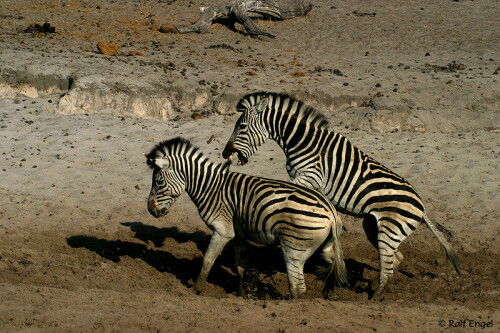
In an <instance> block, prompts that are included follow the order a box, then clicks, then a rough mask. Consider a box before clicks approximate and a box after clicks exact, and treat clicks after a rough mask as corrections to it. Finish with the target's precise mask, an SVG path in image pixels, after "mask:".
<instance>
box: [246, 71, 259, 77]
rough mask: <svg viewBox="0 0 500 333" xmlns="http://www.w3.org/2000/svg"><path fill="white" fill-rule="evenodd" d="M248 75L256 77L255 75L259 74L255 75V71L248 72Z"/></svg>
mask: <svg viewBox="0 0 500 333" xmlns="http://www.w3.org/2000/svg"><path fill="white" fill-rule="evenodd" d="M247 74H248V75H250V76H255V75H257V73H255V72H254V71H248V72H247Z"/></svg>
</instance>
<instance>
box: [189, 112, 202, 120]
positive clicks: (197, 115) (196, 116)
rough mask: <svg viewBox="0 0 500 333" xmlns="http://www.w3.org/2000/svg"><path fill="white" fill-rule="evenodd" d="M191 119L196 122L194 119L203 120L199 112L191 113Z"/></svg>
mask: <svg viewBox="0 0 500 333" xmlns="http://www.w3.org/2000/svg"><path fill="white" fill-rule="evenodd" d="M191 118H193V119H194V120H196V119H201V118H203V116H202V115H201V113H199V112H193V113H192V114H191Z"/></svg>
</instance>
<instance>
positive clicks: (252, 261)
mask: <svg viewBox="0 0 500 333" xmlns="http://www.w3.org/2000/svg"><path fill="white" fill-rule="evenodd" d="M121 224H122V225H123V226H126V227H129V228H130V230H131V231H133V232H135V236H134V237H135V238H137V239H140V240H141V241H143V242H145V243H149V242H151V243H153V244H155V246H157V247H161V246H162V245H163V243H164V242H165V239H166V238H169V237H170V238H173V239H174V240H175V241H176V242H178V243H185V242H188V241H192V242H194V243H195V244H196V245H197V247H198V249H199V250H200V251H201V252H202V253H205V251H206V249H207V248H208V244H209V243H210V235H208V234H206V233H205V232H203V231H196V232H193V233H186V232H182V231H179V229H178V228H177V227H168V228H157V227H155V226H152V225H146V224H143V223H141V222H125V223H121ZM247 252H248V253H247V254H248V267H247V270H246V272H245V277H244V285H245V289H246V290H247V291H250V292H251V293H252V295H254V296H257V297H258V298H269V297H271V298H273V299H283V298H288V296H287V292H285V293H282V292H281V293H280V292H279V291H278V290H276V288H274V287H273V285H272V284H270V283H266V282H265V281H263V280H262V278H259V276H267V277H270V276H273V275H275V274H276V273H283V274H286V266H285V263H284V260H283V254H282V252H281V250H280V249H279V247H276V246H259V245H255V244H253V243H247ZM199 265H200V266H199V267H198V266H197V267H196V268H195V270H194V271H193V272H191V273H192V274H193V279H194V278H195V277H196V276H197V274H198V273H199V271H198V270H197V269H199V268H200V267H201V259H200V264H199ZM217 265H222V266H226V267H230V268H234V265H235V264H234V256H233V254H232V250H231V243H229V244H228V245H227V246H226V248H225V249H224V251H223V252H222V254H221V255H220V257H219V259H218V260H217V261H216V263H215V265H214V267H213V268H212V270H214V269H217V267H218V266H217ZM322 265H325V262H324V260H323V259H322V258H321V256H320V255H319V254H318V253H316V254H314V255H313V256H312V257H311V258H310V259H309V260H308V261H307V262H306V265H305V267H304V272H305V273H309V274H313V275H317V267H318V266H322ZM345 265H346V269H347V272H348V278H349V281H348V284H347V285H346V286H344V288H347V289H349V290H352V291H354V292H355V293H358V294H359V293H367V294H368V296H369V297H371V296H372V295H373V293H374V288H373V283H372V280H370V279H367V278H365V277H364V276H365V275H366V274H365V273H366V271H376V272H378V269H376V268H373V267H372V266H370V265H367V264H364V263H360V262H358V261H356V260H354V259H352V258H349V259H346V260H345ZM401 272H402V273H403V274H405V272H403V271H401ZM216 274H217V273H213V272H212V271H211V272H210V275H209V282H212V283H214V281H213V279H212V281H210V280H211V279H210V276H215V275H216ZM235 275H236V273H235V272H233V276H235ZM405 275H406V274H405ZM236 281H237V278H233V279H232V281H231V283H233V285H231V286H228V287H229V288H225V290H226V291H228V290H230V291H231V292H235V286H236ZM330 282H331V281H330ZM214 284H216V283H214ZM326 288H327V289H328V290H329V293H330V292H332V291H333V290H334V289H335V286H334V285H333V284H331V283H329V284H327V285H326ZM283 289H286V288H283Z"/></svg>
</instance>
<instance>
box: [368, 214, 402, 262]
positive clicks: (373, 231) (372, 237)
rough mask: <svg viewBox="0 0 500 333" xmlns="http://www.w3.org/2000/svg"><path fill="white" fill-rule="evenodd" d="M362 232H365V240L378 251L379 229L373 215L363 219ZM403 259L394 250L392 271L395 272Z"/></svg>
mask: <svg viewBox="0 0 500 333" xmlns="http://www.w3.org/2000/svg"><path fill="white" fill-rule="evenodd" d="M363 230H364V231H365V234H366V238H367V239H368V241H370V243H371V244H372V245H373V246H374V247H375V248H376V249H377V251H378V250H379V244H378V233H379V227H378V225H377V219H376V218H375V217H374V216H373V215H367V216H366V217H365V218H364V219H363ZM403 259H404V257H403V254H402V253H401V251H399V250H398V249H396V250H395V251H394V271H396V270H397V269H398V267H399V265H400V264H401V262H402V261H403Z"/></svg>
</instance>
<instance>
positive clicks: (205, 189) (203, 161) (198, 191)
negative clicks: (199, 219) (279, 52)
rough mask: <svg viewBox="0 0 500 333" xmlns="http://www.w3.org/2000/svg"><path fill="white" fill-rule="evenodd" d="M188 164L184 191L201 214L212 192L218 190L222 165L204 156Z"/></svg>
mask: <svg viewBox="0 0 500 333" xmlns="http://www.w3.org/2000/svg"><path fill="white" fill-rule="evenodd" d="M188 165H189V167H188V168H187V169H186V171H187V172H186V192H187V193H188V195H189V197H190V198H191V200H192V201H193V203H194V204H195V205H196V206H197V207H198V209H199V211H200V214H202V211H203V210H205V208H206V207H207V206H208V205H207V204H208V203H209V201H210V200H212V199H213V198H214V194H215V193H217V192H220V188H221V186H222V165H219V164H215V163H213V162H211V161H209V160H208V159H207V158H204V157H202V158H199V159H194V160H192V161H191V163H189V164H188Z"/></svg>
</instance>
